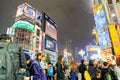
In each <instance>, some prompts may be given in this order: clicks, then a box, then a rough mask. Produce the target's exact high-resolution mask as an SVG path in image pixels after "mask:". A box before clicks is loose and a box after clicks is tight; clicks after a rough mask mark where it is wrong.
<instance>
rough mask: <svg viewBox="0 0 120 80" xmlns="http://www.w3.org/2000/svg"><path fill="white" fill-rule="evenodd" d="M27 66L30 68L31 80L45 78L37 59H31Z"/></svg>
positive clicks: (42, 79)
mask: <svg viewBox="0 0 120 80" xmlns="http://www.w3.org/2000/svg"><path fill="white" fill-rule="evenodd" d="M31 65H32V66H31ZM30 66H31V67H30ZM29 68H30V69H29V71H30V76H31V78H32V79H31V80H47V79H46V75H45V74H44V72H43V69H42V68H41V66H40V65H39V63H38V61H36V60H31V61H30V64H29Z"/></svg>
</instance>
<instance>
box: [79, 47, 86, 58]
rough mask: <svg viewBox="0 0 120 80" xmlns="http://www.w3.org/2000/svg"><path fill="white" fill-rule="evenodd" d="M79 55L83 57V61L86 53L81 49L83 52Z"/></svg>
mask: <svg viewBox="0 0 120 80" xmlns="http://www.w3.org/2000/svg"><path fill="white" fill-rule="evenodd" d="M79 54H80V55H81V56H82V59H84V55H85V51H84V50H82V49H81V50H80V51H79Z"/></svg>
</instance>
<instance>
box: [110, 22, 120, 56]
mask: <svg viewBox="0 0 120 80" xmlns="http://www.w3.org/2000/svg"><path fill="white" fill-rule="evenodd" d="M109 31H110V36H111V40H112V44H113V47H114V52H115V55H119V54H120V46H119V45H118V43H119V38H118V35H117V32H116V29H115V25H114V24H111V25H109Z"/></svg>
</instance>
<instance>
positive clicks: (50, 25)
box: [43, 13, 57, 40]
mask: <svg viewBox="0 0 120 80" xmlns="http://www.w3.org/2000/svg"><path fill="white" fill-rule="evenodd" d="M43 17H44V18H43V19H44V31H45V33H46V34H47V35H49V36H50V37H52V38H53V39H55V40H57V26H56V24H55V22H54V21H53V20H52V19H51V18H50V17H49V16H48V15H46V14H45V13H43Z"/></svg>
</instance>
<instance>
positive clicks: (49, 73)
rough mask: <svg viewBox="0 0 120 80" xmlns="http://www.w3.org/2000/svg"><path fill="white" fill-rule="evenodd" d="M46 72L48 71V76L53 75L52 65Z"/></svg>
mask: <svg viewBox="0 0 120 80" xmlns="http://www.w3.org/2000/svg"><path fill="white" fill-rule="evenodd" d="M47 73H48V76H53V74H54V70H53V67H49V68H48V70H47Z"/></svg>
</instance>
